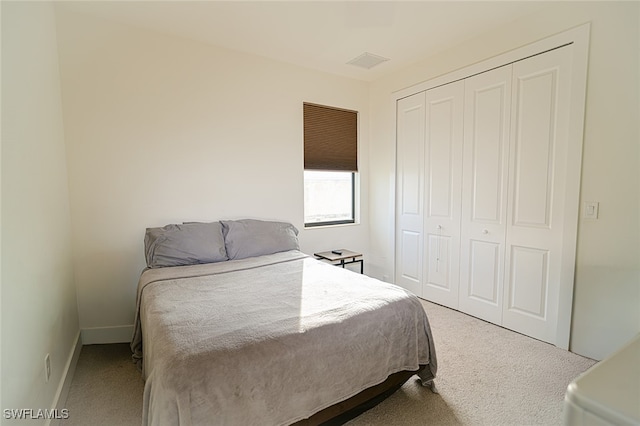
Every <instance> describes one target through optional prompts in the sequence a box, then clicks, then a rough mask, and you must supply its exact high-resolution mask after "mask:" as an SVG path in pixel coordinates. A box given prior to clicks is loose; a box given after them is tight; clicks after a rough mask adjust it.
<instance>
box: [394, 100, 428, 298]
mask: <svg viewBox="0 0 640 426" xmlns="http://www.w3.org/2000/svg"><path fill="white" fill-rule="evenodd" d="M396 113H397V117H396V119H397V122H396V125H397V135H396V137H397V148H396V149H397V153H396V154H397V160H396V161H397V178H396V185H397V187H396V194H397V195H396V197H397V200H396V221H397V223H396V279H395V283H396V284H398V285H400V286H402V287H404V288H406V289H407V290H409V291H411V292H413V293H414V294H416V295H420V294H421V292H422V264H423V263H422V259H423V241H424V234H423V232H422V230H423V223H424V214H423V211H424V210H423V206H424V132H425V94H424V92H421V93H417V94H415V95H412V96H409V97H408V98H404V99H400V100H399V101H398V102H397V105H396Z"/></svg>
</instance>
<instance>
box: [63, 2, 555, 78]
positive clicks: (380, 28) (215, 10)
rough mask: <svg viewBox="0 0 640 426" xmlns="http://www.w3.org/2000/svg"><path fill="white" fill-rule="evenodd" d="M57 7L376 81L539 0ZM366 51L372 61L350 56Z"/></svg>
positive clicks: (533, 7) (535, 6) (535, 7)
mask: <svg viewBox="0 0 640 426" xmlns="http://www.w3.org/2000/svg"><path fill="white" fill-rule="evenodd" d="M59 5H60V6H59V7H64V8H68V9H70V10H74V11H76V12H78V13H83V14H89V15H93V16H97V17H101V18H105V19H109V20H112V21H117V22H121V23H125V24H130V25H134V26H137V27H142V28H146V29H150V30H154V31H159V32H162V33H165V34H173V35H177V36H180V37H186V38H189V39H193V40H197V41H201V42H205V43H209V44H212V45H216V46H220V47H223V48H228V49H233V50H237V51H241V52H245V53H250V54H255V55H260V56H264V57H267V58H272V59H276V60H279V61H284V62H288V63H291V64H296V65H300V66H303V67H307V68H312V69H316V70H320V71H324V72H330V73H333V74H338V75H342V76H346V77H350V78H355V79H359V80H364V81H373V80H376V79H378V78H381V77H383V76H384V75H386V74H389V73H392V72H394V71H397V70H400V69H402V68H405V67H407V66H409V65H410V64H412V63H415V62H417V61H419V60H421V59H424V58H427V57H429V56H431V55H434V54H436V53H438V52H440V51H443V50H446V49H448V48H450V47H452V46H455V45H457V44H460V43H462V42H464V41H466V40H468V39H471V38H473V37H476V36H477V35H479V34H482V33H485V32H487V31H490V30H492V29H493V28H495V27H496V26H500V25H502V24H505V23H507V22H510V21H513V20H516V19H518V18H520V17H521V16H524V15H528V14H531V13H535V12H538V11H540V10H541V9H542V8H544V7H547V6H548V5H549V3H547V2H542V1H528V2H527V1H491V2H485V1H406V2H404V1H403V2H401V1H355V0H352V1H77V2H65V3H60V4H59ZM365 52H369V53H371V54H374V55H377V56H382V57H384V58H388V59H389V60H388V61H386V62H383V63H382V64H380V65H378V66H376V67H373V68H371V69H364V68H359V67H356V66H354V65H349V64H347V62H349V61H350V60H352V59H354V58H356V57H357V56H360V55H361V54H363V53H365Z"/></svg>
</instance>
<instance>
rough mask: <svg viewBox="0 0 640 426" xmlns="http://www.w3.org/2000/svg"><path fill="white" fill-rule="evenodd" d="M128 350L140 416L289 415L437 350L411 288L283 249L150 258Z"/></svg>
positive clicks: (233, 420) (211, 420)
mask: <svg viewBox="0 0 640 426" xmlns="http://www.w3.org/2000/svg"><path fill="white" fill-rule="evenodd" d="M137 299H138V302H137V314H136V322H135V333H134V339H133V342H132V349H133V351H134V359H135V360H136V362H137V363H138V365H139V367H140V368H141V370H142V372H143V376H144V378H145V381H146V383H145V391H144V407H143V410H144V411H143V424H145V425H160V424H180V425H199V424H207V425H208V424H225V425H230V424H231V425H233V424H239V425H252V424H254V425H257V424H260V425H265V424H270V425H271V424H273V425H279V424H283V425H284V424H291V423H294V422H296V421H299V420H303V419H306V418H308V417H310V416H311V415H313V414H314V413H317V412H319V411H321V410H323V409H325V408H327V407H330V406H332V405H334V404H336V403H338V402H340V401H344V400H346V399H348V398H350V397H352V396H354V395H356V394H358V393H359V392H361V391H363V390H365V389H367V388H370V387H372V386H374V385H377V384H379V383H382V382H384V381H385V379H387V377H388V376H390V375H391V374H393V373H396V372H399V371H404V370H409V371H415V370H418V369H419V367H420V366H421V365H427V368H424V369H423V370H422V371H421V373H420V377H421V379H422V380H423V381H424V382H428V381H431V380H432V379H433V378H434V377H435V375H436V371H437V359H436V353H435V347H434V344H433V338H432V335H431V330H430V326H429V321H428V318H427V315H426V313H425V311H424V308H423V307H422V305H421V303H420V301H419V300H418V299H417V297H416V296H414V295H413V294H412V293H410V292H408V291H406V290H404V289H402V288H400V287H398V286H395V285H392V284H388V283H384V282H381V281H378V280H375V279H373V278H369V277H367V276H364V275H360V274H355V273H353V272H350V271H347V270H343V269H342V268H337V267H335V266H332V265H328V264H325V263H323V262H320V261H318V260H315V259H313V258H311V257H309V256H306V255H305V254H303V253H301V252H299V251H296V250H292V251H287V252H282V253H275V254H271V255H266V256H259V257H254V258H248V259H242V260H233V261H227V262H221V263H214V264H205V265H193V266H179V267H170V268H158V269H150V270H146V271H145V272H143V274H142V275H141V277H140V281H139V285H138V298H137Z"/></svg>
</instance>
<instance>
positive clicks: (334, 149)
mask: <svg viewBox="0 0 640 426" xmlns="http://www.w3.org/2000/svg"><path fill="white" fill-rule="evenodd" d="M304 169H305V170H328V171H345V172H357V171H358V113H357V112H356V111H349V110H345V109H339V108H332V107H327V106H322V105H314V104H307V103H305V104H304Z"/></svg>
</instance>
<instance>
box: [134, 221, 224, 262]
mask: <svg viewBox="0 0 640 426" xmlns="http://www.w3.org/2000/svg"><path fill="white" fill-rule="evenodd" d="M144 252H145V255H146V258H147V266H148V267H149V268H162V267H165V266H182V265H195V264H198V263H214V262H222V261H225V260H229V258H228V257H227V251H226V249H225V247H224V238H223V236H222V226H221V225H220V222H213V223H185V224H182V225H173V224H172V225H167V226H164V227H162V228H147V232H146V234H145V237H144Z"/></svg>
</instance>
